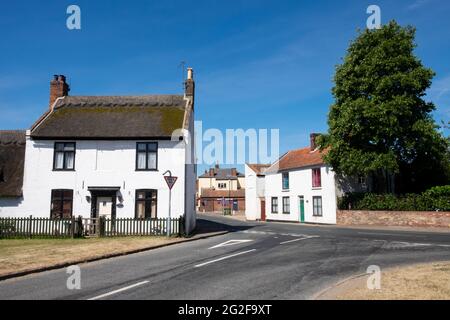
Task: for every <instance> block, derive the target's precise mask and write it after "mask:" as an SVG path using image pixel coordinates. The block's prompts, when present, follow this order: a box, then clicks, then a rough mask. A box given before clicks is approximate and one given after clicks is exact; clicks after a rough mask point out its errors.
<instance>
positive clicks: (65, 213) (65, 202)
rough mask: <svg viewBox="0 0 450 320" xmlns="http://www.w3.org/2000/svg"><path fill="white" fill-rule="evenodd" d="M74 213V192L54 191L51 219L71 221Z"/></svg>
mask: <svg viewBox="0 0 450 320" xmlns="http://www.w3.org/2000/svg"><path fill="white" fill-rule="evenodd" d="M72 211H73V190H64V189H57V190H52V200H51V207H50V218H51V219H70V218H72Z"/></svg>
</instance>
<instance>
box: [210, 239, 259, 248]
mask: <svg viewBox="0 0 450 320" xmlns="http://www.w3.org/2000/svg"><path fill="white" fill-rule="evenodd" d="M251 241H253V240H228V241H225V242H223V243H220V244H218V245H216V246H214V247H211V248H209V249H216V248H221V247H229V246H234V245H236V244H242V243H247V242H251Z"/></svg>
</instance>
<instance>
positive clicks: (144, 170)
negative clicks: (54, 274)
mask: <svg viewBox="0 0 450 320" xmlns="http://www.w3.org/2000/svg"><path fill="white" fill-rule="evenodd" d="M135 171H136V172H149V171H150V172H152V171H158V169H136V170H135Z"/></svg>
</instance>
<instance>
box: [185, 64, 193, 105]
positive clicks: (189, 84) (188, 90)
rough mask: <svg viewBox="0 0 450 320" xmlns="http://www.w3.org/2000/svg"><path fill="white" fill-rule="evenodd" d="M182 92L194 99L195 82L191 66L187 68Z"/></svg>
mask: <svg viewBox="0 0 450 320" xmlns="http://www.w3.org/2000/svg"><path fill="white" fill-rule="evenodd" d="M184 89H185V91H184V93H185V95H186V97H188V98H192V100H193V99H194V96H195V82H194V70H193V69H192V68H188V69H187V79H186V82H185V83H184Z"/></svg>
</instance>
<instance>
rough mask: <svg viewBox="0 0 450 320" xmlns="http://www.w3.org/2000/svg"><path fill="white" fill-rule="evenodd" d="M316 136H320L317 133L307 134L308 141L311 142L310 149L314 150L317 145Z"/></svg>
mask: <svg viewBox="0 0 450 320" xmlns="http://www.w3.org/2000/svg"><path fill="white" fill-rule="evenodd" d="M318 136H320V134H319V133H311V134H310V135H309V138H310V142H311V151H314V150H316V149H317V147H318V146H317V143H316V138H317V137H318Z"/></svg>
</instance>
